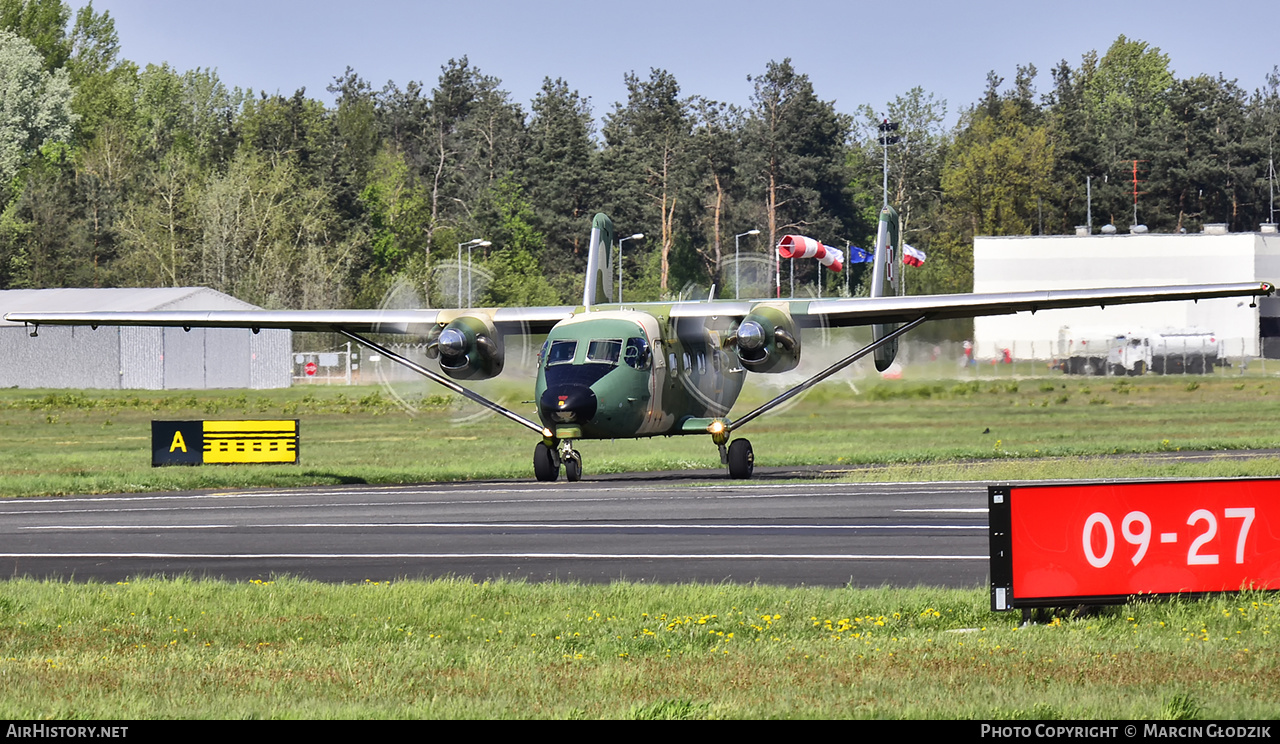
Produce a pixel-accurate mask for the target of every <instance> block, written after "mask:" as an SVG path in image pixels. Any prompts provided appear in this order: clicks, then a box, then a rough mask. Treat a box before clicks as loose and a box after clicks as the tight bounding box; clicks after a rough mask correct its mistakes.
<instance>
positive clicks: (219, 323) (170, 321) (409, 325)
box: [5, 306, 574, 335]
mask: <svg viewBox="0 0 1280 744" xmlns="http://www.w3.org/2000/svg"><path fill="white" fill-rule="evenodd" d="M573 311H574V308H573V307H571V306H564V307H501V308H488V309H485V308H473V309H466V310H457V309H445V310H207V311H206V310H173V311H166V310H160V311H148V312H48V313H9V314H8V315H6V316H5V319H6V320H8V321H11V322H14V323H27V324H29V325H32V326H39V325H44V324H47V325H76V326H94V327H96V326H160V327H168V328H252V329H256V330H260V329H263V328H278V329H285V330H290V331H319V332H326V331H349V332H352V333H408V334H419V335H427V333H428V332H429V331H430V330H431V329H432V328H433V327H437V328H438V327H439V326H440V325H441V324H448V323H450V322H452V321H453V320H454V319H456V318H458V317H459V316H462V315H476V314H480V315H484V316H487V317H489V318H491V319H492V320H493V323H494V325H496V326H498V327H499V328H500V329H501V330H502V331H503V333H506V334H514V333H520V332H524V333H529V334H539V333H546V332H547V331H549V330H551V328H552V327H554V326H555V324H556V323H558V322H560V321H561V320H564V319H566V318H569V317H572V316H573Z"/></svg>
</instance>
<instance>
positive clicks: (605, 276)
mask: <svg viewBox="0 0 1280 744" xmlns="http://www.w3.org/2000/svg"><path fill="white" fill-rule="evenodd" d="M609 302H613V220H611V219H609V216H608V215H606V214H604V213H603V212H602V213H599V214H597V215H596V216H595V217H594V218H593V219H592V220H591V247H590V248H588V249H587V281H586V284H585V285H584V287H583V292H582V306H583V307H585V308H588V309H589V308H590V307H591V306H592V305H599V304H603V303H609Z"/></svg>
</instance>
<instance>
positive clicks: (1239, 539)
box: [988, 478, 1280, 610]
mask: <svg viewBox="0 0 1280 744" xmlns="http://www.w3.org/2000/svg"><path fill="white" fill-rule="evenodd" d="M988 502H989V507H990V525H991V601H992V609H995V610H1008V609H1013V608H1015V607H1037V606H1052V605H1061V604H1065V603H1080V602H1100V603H1106V602H1124V601H1125V600H1126V599H1127V598H1128V597H1130V596H1133V595H1139V594H1162V595H1167V594H1181V593H1203V592H1224V591H1239V590H1240V589H1248V588H1254V589H1280V479H1274V478H1268V479H1247V478H1242V479H1232V480H1214V481H1208V480H1206V481H1178V482H1170V481H1163V482H1153V483H1105V484H1069V485H1055V486H992V487H990V488H989V489H988Z"/></svg>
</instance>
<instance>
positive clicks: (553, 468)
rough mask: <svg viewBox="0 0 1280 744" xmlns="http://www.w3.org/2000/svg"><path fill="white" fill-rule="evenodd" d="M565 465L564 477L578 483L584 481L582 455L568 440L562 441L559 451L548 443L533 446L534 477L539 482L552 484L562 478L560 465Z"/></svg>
mask: <svg viewBox="0 0 1280 744" xmlns="http://www.w3.org/2000/svg"><path fill="white" fill-rule="evenodd" d="M561 463H564V477H565V478H566V479H568V480H569V481H570V482H573V483H576V482H577V481H580V480H582V454H581V453H580V452H578V451H577V450H575V449H574V448H573V445H572V444H571V443H570V442H569V440H567V439H562V440H560V446H559V451H557V450H556V448H553V447H551V446H550V445H548V444H547V443H546V442H538V443H537V444H535V445H534V446H533V475H534V477H535V478H537V479H538V480H539V481H542V482H544V483H550V482H551V481H554V480H555V479H556V478H559V477H560V464H561Z"/></svg>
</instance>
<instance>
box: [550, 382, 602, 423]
mask: <svg viewBox="0 0 1280 744" xmlns="http://www.w3.org/2000/svg"><path fill="white" fill-rule="evenodd" d="M538 407H539V408H540V409H542V412H543V414H544V417H545V418H546V419H549V420H551V421H554V422H556V423H561V424H573V423H579V424H580V423H583V422H586V421H590V420H591V419H593V418H595V415H596V394H595V393H593V392H591V388H589V387H586V386H585V385H560V386H556V387H549V388H547V389H546V390H545V391H544V392H543V393H542V399H541V400H540V401H538Z"/></svg>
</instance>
